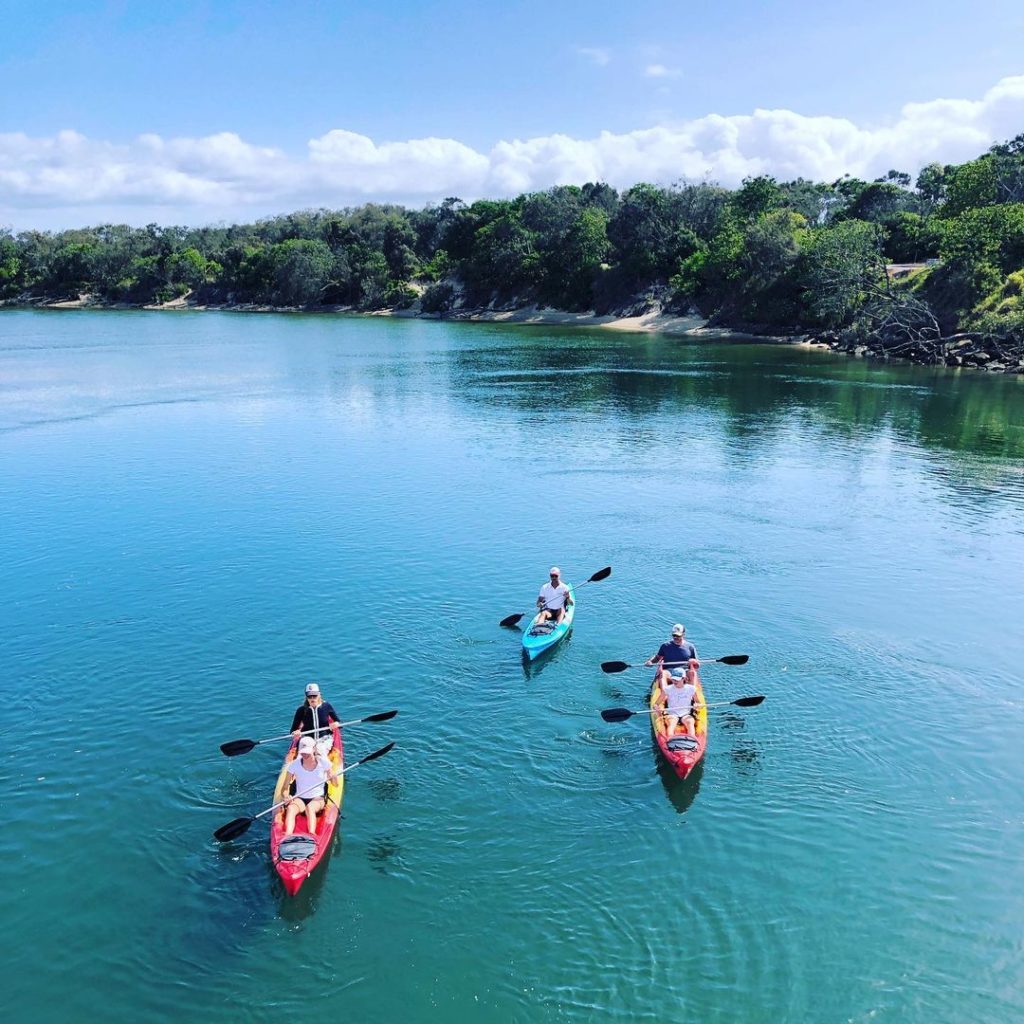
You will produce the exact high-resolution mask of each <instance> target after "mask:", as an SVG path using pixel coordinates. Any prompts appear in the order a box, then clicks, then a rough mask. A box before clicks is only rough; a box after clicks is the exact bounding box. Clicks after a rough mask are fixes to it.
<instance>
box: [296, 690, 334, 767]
mask: <svg viewBox="0 0 1024 1024" xmlns="http://www.w3.org/2000/svg"><path fill="white" fill-rule="evenodd" d="M338 721H340V719H339V718H338V713H337V711H335V710H334V708H333V707H331V705H330V704H328V703H327V701H325V700H324V699H323V697H321V696H320V687H319V686H318V685H317V684H316V683H310V684H309V685H308V686H307V687H306V699H305V701H304V702H303V703H302V704H300V705H299V706H298V707H297V708H296V709H295V714H294V715H293V716H292V729H291V732H292V735H293V736H294V737H296V739H297V738H298V737H300V736H302V735H303V734H304V733H309V734H312V736H313V740H314V741H315V742H316V746H317V750H318V751H319V752H320V753H321V754H322V755H323V756H324V757H326V756H327V752H328V751H329V750H330V749H331V747H332V746H333V745H334V735H333V733H332V732H331V722H338Z"/></svg>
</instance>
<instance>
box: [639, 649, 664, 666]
mask: <svg viewBox="0 0 1024 1024" xmlns="http://www.w3.org/2000/svg"><path fill="white" fill-rule="evenodd" d="M664 660H665V659H664V658H663V657H662V654H661V648H660V647H659V648H658V649H657V650H656V651H655V652H654V653H653V654H652V655H651V656H650V657H649V658H648V659H647V660H646V661H645V662H644V664H645V665H653V664H655V663H656V662H658V663H660V662H662V661H664Z"/></svg>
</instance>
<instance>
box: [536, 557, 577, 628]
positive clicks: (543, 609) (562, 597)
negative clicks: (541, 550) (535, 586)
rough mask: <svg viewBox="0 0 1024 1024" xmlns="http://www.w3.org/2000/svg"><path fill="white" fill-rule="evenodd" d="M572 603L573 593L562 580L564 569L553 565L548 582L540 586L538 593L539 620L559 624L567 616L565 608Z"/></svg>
mask: <svg viewBox="0 0 1024 1024" xmlns="http://www.w3.org/2000/svg"><path fill="white" fill-rule="evenodd" d="M571 604H572V594H570V593H569V588H568V586H566V584H564V583H563V582H562V570H561V569H559V568H558V566H557V565H553V566H552V567H551V572H550V573H548V582H547V583H545V584H544V586H542V587H541V588H540V593H539V594H538V595H537V607H538V608H539V609H540V617H539V619H538V621H540V622H547V621H549V620H551V621H553V622H554V623H555V625H556V626H557V625H558V624H559V623H560V622H561V621H562V619H564V618H565V609H566V608H568V607H569V605H571Z"/></svg>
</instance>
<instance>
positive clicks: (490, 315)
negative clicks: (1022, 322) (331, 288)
mask: <svg viewBox="0 0 1024 1024" xmlns="http://www.w3.org/2000/svg"><path fill="white" fill-rule="evenodd" d="M0 305H7V306H9V307H15V306H18V305H21V306H25V305H28V306H32V307H35V308H43V309H145V310H160V311H164V310H167V311H195V312H201V311H206V310H225V311H228V312H238V313H320V314H323V313H345V314H349V315H354V316H387V317H399V318H402V319H417V318H419V319H423V320H452V321H466V322H469V323H498V324H523V325H526V326H547V327H601V328H607V329H608V330H613V331H632V332H636V333H640V334H669V335H677V336H680V335H681V336H686V337H691V338H703V339H707V340H715V339H727V338H732V339H744V338H757V340H760V341H786V342H792V341H793V340H794V339H792V338H781V337H780V338H774V337H764V336H761V335H751V334H747V333H744V332H741V331H734V330H730V329H729V328H726V327H708V326H707V321H706V320H705V319H703V318H702V317H699V316H675V315H672V314H668V313H663V312H661V311H659V310H653V311H651V312H649V313H644V314H643V315H641V316H628V317H619V316H596V315H595V314H593V313H567V312H566V311H565V310H560V309H546V308H545V309H541V308H539V307H537V306H524V307H521V308H520V309H512V310H486V309H483V310H457V311H455V312H453V313H449V314H447V315H445V316H441V315H440V314H437V313H420V312H419V310H418V309H416V308H415V307H413V308H412V309H377V310H372V311H370V312H359V311H357V310H355V309H353V308H352V307H351V306H322V307H318V308H316V309H304V308H299V307H284V306H263V305H255V304H251V303H235V304H227V303H224V304H213V305H202V304H199V303H196V302H192V301H190V300H189V299H188V298H187V297H182V298H177V299H172V300H171V301H170V302H164V303H147V304H145V305H141V306H140V305H133V304H130V303H110V302H103V301H98V300H96V299H95V298H93V297H92V296H90V295H82V296H80V297H79V298H77V299H61V300H56V301H45V300H37V301H32V302H29V303H17V302H7V303H0Z"/></svg>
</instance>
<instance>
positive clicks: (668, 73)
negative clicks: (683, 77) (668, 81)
mask: <svg viewBox="0 0 1024 1024" xmlns="http://www.w3.org/2000/svg"><path fill="white" fill-rule="evenodd" d="M644 74H645V75H646V76H647V77H648V78H678V77H679V75H680V74H681V72H680V71H677V70H676V69H675V68H667V67H665V65H664V64H648V65H647V67H646V68H644Z"/></svg>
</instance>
